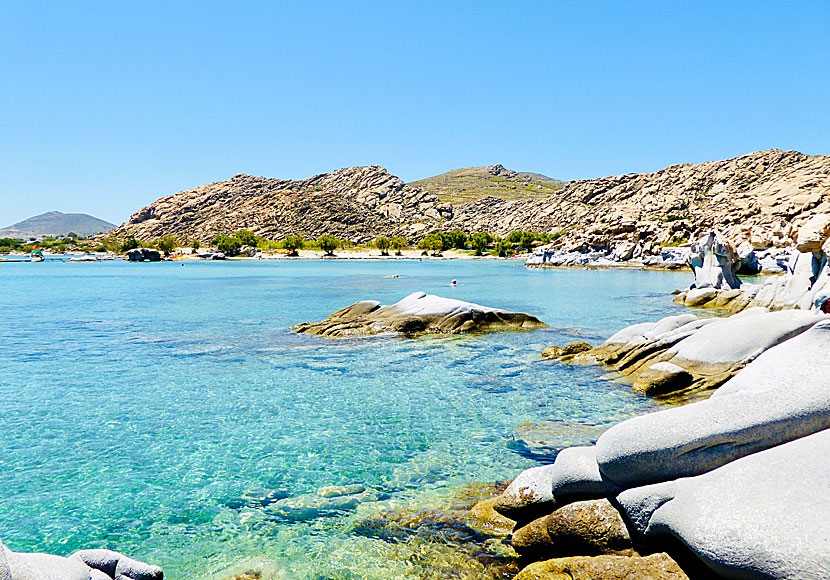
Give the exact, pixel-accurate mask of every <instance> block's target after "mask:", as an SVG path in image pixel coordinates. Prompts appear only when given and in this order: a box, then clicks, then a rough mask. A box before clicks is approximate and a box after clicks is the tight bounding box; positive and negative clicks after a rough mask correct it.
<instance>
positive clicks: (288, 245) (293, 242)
mask: <svg viewBox="0 0 830 580" xmlns="http://www.w3.org/2000/svg"><path fill="white" fill-rule="evenodd" d="M280 246H281V247H282V249H283V250H288V255H289V256H296V255H297V250H302V249H303V248H304V247H305V240H304V239H303V237H302V236H285V237H284V238H283V239H282V241H281V242H280Z"/></svg>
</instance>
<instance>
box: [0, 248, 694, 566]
mask: <svg viewBox="0 0 830 580" xmlns="http://www.w3.org/2000/svg"><path fill="white" fill-rule="evenodd" d="M391 275H397V276H399V277H397V278H390V277H387V276H391ZM688 277H689V274H688V273H664V272H640V271H632V270H605V271H602V270H599V271H576V270H538V269H525V268H523V267H521V266H520V265H518V264H517V263H516V262H509V261H467V262H462V261H443V262H435V261H433V262H423V263H421V262H416V261H349V262H347V261H327V262H318V261H272V262H251V261H245V262H227V263H215V262H211V263H197V262H192V263H190V262H189V263H186V265H184V266H182V265H181V264H179V263H158V264H129V263H123V262H102V263H91V264H73V263H50V262H45V263H39V264H4V265H0V296H2V298H0V321H2V324H1V325H0V344H2V351H0V397H2V402H0V419H2V429H0V450H2V454H0V538H2V540H3V542H4V543H6V544H7V545H8V546H9V547H11V548H12V549H15V550H19V551H27V550H32V551H46V552H52V553H59V554H69V553H71V552H72V551H74V550H76V549H79V548H82V547H107V548H112V549H116V550H120V551H123V552H126V553H128V554H130V555H132V556H134V557H137V558H140V559H143V560H146V561H151V562H154V563H158V564H161V565H162V566H163V567H164V568H165V574H166V577H167V578H170V579H172V580H177V579H183V578H201V577H216V578H226V577H228V576H232V575H233V574H232V572H234V571H238V570H242V569H247V568H251V567H254V568H257V569H266V570H277V572H274V574H275V576H277V577H280V578H341V577H342V578H385V577H388V578H391V577H407V576H411V575H412V574H413V571H412V567H411V565H410V564H408V563H406V562H394V561H393V560H394V555H393V554H392V555H390V552H389V546H386V545H384V543H383V542H382V541H381V540H373V539H371V538H356V537H354V536H353V535H352V534H351V533H350V532H349V529H350V528H349V524H350V522H351V521H353V520H354V519H355V518H358V517H361V516H362V515H364V514H366V513H370V512H372V511H373V510H378V509H381V508H388V507H390V506H391V507H395V506H407V505H417V504H421V503H429V502H430V501H433V500H434V499H435V498H437V497H440V496H441V494H446V493H448V491H451V490H453V489H457V488H459V487H461V486H463V485H466V484H468V483H470V482H473V481H495V480H504V479H510V478H512V477H513V476H515V475H516V474H517V473H518V472H519V471H520V470H522V469H525V468H527V467H529V466H532V465H535V464H537V463H535V460H534V457H535V456H534V455H533V454H531V453H528V452H527V451H528V450H527V449H526V448H524V447H523V446H522V444H521V441H520V440H519V441H518V444H517V438H516V432H517V430H519V431H521V430H522V429H523V428H524V429H526V427H522V426H523V425H526V424H528V423H539V422H543V421H572V422H578V423H583V424H588V425H602V424H606V423H608V422H613V421H618V420H621V419H624V418H626V417H629V416H632V415H634V414H639V413H644V412H648V411H650V410H652V409H654V408H655V404H654V403H653V402H651V401H649V400H646V399H644V398H642V397H640V396H637V395H635V394H633V393H631V392H630V391H629V390H628V389H627V388H626V387H625V386H622V385H619V384H615V383H613V382H610V381H609V380H607V378H606V377H604V375H603V372H602V371H601V370H599V369H597V368H593V367H579V366H568V365H561V364H558V363H552V362H548V361H541V360H540V358H539V353H540V351H541V350H542V348H544V347H545V346H548V345H551V344H564V343H566V342H570V341H572V340H578V339H583V340H587V341H588V342H592V343H594V344H597V343H599V342H600V341H601V340H602V339H604V338H605V337H607V336H609V335H610V334H612V333H613V332H615V331H616V330H618V329H619V328H621V327H623V326H625V325H627V324H632V323H635V322H641V321H644V320H654V319H657V318H660V317H662V316H665V315H667V314H670V313H674V312H677V311H679V307H677V306H676V305H674V304H672V302H671V299H670V296H668V294H667V293H668V292H669V291H671V290H672V289H674V288H677V287H681V286H684V285H686V284H688ZM451 279H457V280H458V282H459V285H458V286H457V287H454V288H453V287H450V286H449V282H450V280H451ZM418 290H421V291H424V292H428V293H435V294H439V295H442V296H448V297H453V298H459V299H462V300H470V301H473V302H478V303H481V304H485V305H488V306H494V307H500V308H505V309H510V310H518V311H524V312H529V313H532V314H534V315H536V316H538V317H539V318H540V319H541V320H543V321H545V322H547V323H548V324H550V325H551V326H552V327H553V328H552V329H550V330H537V331H530V332H518V333H491V334H485V335H477V336H465V337H449V338H446V337H441V338H420V339H400V338H398V339H390V338H380V339H378V338H373V339H359V340H350V341H337V340H331V339H322V338H319V337H309V336H304V335H294V334H292V333H290V332H289V331H288V327H289V326H291V325H292V324H296V323H298V322H302V321H308V320H319V319H322V318H324V317H325V316H327V315H328V314H330V313H331V312H333V311H335V310H337V309H339V308H341V307H343V306H346V305H348V304H351V303H352V302H355V301H357V300H360V299H367V298H372V299H377V300H380V301H382V302H384V303H389V302H394V301H397V300H398V299H400V298H403V297H404V296H406V295H407V294H409V293H411V292H413V291H418ZM555 443H556V442H553V444H554V446H555ZM564 443H566V442H563V444H564ZM356 483H359V484H363V485H364V486H366V487H367V488H369V489H371V490H375V491H377V492H378V493H379V494H383V495H385V496H388V499H385V500H383V501H380V502H374V501H367V502H365V503H362V504H361V505H359V506H358V507H357V508H356V509H355V510H351V509H349V510H343V511H337V512H332V513H328V514H325V515H324V516H322V517H308V518H305V519H303V518H286V517H285V516H284V515H280V514H278V513H275V512H274V511H273V509H272V508H273V506H268V505H265V506H263V505H260V504H257V503H256V502H252V501H250V497H255V496H257V494H260V495H261V494H263V493H267V492H271V493H272V494H276V495H278V496H283V495H284V496H288V497H297V496H301V495H302V494H307V493H313V492H315V491H316V490H317V489H318V488H319V487H321V486H326V485H347V484H356ZM246 496H247V499H246ZM266 574H268V572H266Z"/></svg>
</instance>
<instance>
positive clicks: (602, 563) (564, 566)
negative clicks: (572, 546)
mask: <svg viewBox="0 0 830 580" xmlns="http://www.w3.org/2000/svg"><path fill="white" fill-rule="evenodd" d="M688 578H689V577H688V576H687V575H686V573H685V572H683V570H682V569H681V568H680V566H679V565H678V564H677V562H675V561H674V560H673V559H672V558H671V557H669V555H668V554H664V553H662V552H661V553H659V554H651V555H649V556H596V557H586V556H575V557H571V558H557V559H554V560H546V561H544V562H536V563H535V564H531V565H530V566H528V567H527V568H525V569H524V570H522V571H521V572H519V575H518V576H516V578H515V580H629V579H630V580H634V579H636V580H688Z"/></svg>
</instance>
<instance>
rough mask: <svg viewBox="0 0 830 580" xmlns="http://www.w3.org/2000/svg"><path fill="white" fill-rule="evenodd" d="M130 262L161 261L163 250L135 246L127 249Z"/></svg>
mask: <svg viewBox="0 0 830 580" xmlns="http://www.w3.org/2000/svg"><path fill="white" fill-rule="evenodd" d="M127 261H128V262H160V261H161V252H159V251H158V250H156V249H154V248H133V249H132V250H127Z"/></svg>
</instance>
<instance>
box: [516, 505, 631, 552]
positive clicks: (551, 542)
mask: <svg viewBox="0 0 830 580" xmlns="http://www.w3.org/2000/svg"><path fill="white" fill-rule="evenodd" d="M511 544H512V545H513V547H514V548H515V549H516V551H517V552H519V554H521V555H522V556H526V557H531V558H534V559H537V560H543V559H548V558H561V557H565V556H595V555H600V554H626V555H633V554H634V549H633V546H632V544H631V537H630V536H629V534H628V529H626V527H625V522H623V519H622V516H620V512H619V511H617V508H615V507H614V506H612V505H611V503H610V502H609V501H608V500H607V499H597V500H588V501H578V502H574V503H571V504H568V505H565V506H563V507H561V508H559V509H557V510H556V511H555V512H553V513H552V514H550V515H548V516H545V517H543V518H539V519H538V520H534V521H532V522H530V523H529V524H527V525H525V526H523V527H521V528H519V529H518V530H516V531H515V532H513V538H512V540H511Z"/></svg>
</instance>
